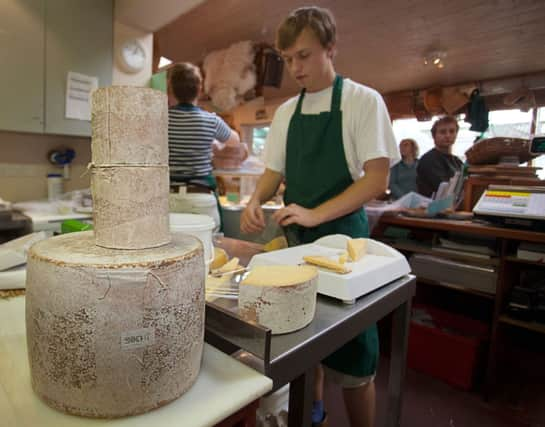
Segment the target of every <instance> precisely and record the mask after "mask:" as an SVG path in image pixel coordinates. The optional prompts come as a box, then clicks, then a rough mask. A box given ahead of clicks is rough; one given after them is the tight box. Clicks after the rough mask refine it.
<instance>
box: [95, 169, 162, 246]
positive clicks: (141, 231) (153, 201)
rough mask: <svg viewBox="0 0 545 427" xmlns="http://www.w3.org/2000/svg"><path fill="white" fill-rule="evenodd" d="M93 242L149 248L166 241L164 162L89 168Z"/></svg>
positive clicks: (100, 244)
mask: <svg viewBox="0 0 545 427" xmlns="http://www.w3.org/2000/svg"><path fill="white" fill-rule="evenodd" d="M91 191H92V194H93V221H94V229H95V237H96V244H97V245H99V246H103V247H105V248H111V249H144V248H153V247H157V246H161V245H164V244H166V243H168V242H170V231H169V220H168V192H169V177H168V167H167V166H145V167H142V166H108V167H93V168H92V171H91Z"/></svg>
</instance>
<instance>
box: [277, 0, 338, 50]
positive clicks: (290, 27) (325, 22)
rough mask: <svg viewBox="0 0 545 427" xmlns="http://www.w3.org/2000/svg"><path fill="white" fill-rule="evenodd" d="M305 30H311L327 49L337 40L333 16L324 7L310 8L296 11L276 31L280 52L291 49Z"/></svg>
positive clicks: (301, 8)
mask: <svg viewBox="0 0 545 427" xmlns="http://www.w3.org/2000/svg"><path fill="white" fill-rule="evenodd" d="M305 28H309V29H310V30H311V31H312V32H313V33H314V35H315V36H316V38H317V39H318V40H319V41H320V44H321V45H322V46H323V47H325V48H327V47H329V46H330V45H332V44H335V42H336V40H337V37H336V33H337V30H336V25H335V18H334V17H333V14H332V13H331V12H330V11H329V10H328V9H325V8H322V7H317V6H308V7H300V8H298V9H295V10H294V11H293V12H291V13H290V14H289V15H288V17H287V18H286V19H285V20H284V22H282V23H281V24H280V26H279V27H278V29H277V30H276V47H277V48H278V49H279V50H285V49H288V48H290V47H291V46H293V44H294V43H295V40H297V37H299V35H300V34H301V33H302V32H303V30H304V29H305Z"/></svg>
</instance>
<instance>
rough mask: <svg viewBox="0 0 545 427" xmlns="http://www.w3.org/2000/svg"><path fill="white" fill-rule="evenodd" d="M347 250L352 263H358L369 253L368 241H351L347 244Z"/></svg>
mask: <svg viewBox="0 0 545 427" xmlns="http://www.w3.org/2000/svg"><path fill="white" fill-rule="evenodd" d="M346 249H347V250H348V254H349V255H350V259H352V261H358V260H359V259H361V257H363V256H364V255H365V254H366V253H367V240H366V239H350V240H348V242H347V243H346Z"/></svg>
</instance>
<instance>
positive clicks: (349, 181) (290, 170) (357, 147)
mask: <svg viewBox="0 0 545 427" xmlns="http://www.w3.org/2000/svg"><path fill="white" fill-rule="evenodd" d="M335 32H336V28H335V22H334V19H333V16H332V15H331V13H330V12H329V11H327V10H326V9H322V8H318V7H304V8H300V9H296V10H295V11H293V12H292V13H291V14H290V15H289V16H288V17H287V18H286V20H285V21H284V22H283V23H282V24H281V25H280V27H279V29H278V31H277V40H276V44H277V47H278V49H279V50H280V52H281V54H282V56H283V58H284V60H285V63H286V65H287V68H288V71H289V73H290V75H291V76H292V77H293V78H294V79H295V80H296V81H297V83H298V84H299V86H300V87H301V88H302V92H301V94H300V95H299V96H298V97H295V98H292V99H290V100H288V101H287V102H285V103H284V104H282V105H281V106H280V107H279V108H278V110H277V111H276V113H275V115H274V119H273V122H272V124H271V128H270V131H269V135H268V137H267V144H266V149H265V165H266V169H265V172H264V174H263V175H262V176H261V178H260V180H259V182H258V184H257V187H256V190H255V192H254V194H253V195H252V197H251V199H250V201H249V203H248V205H247V207H246V209H245V210H244V212H243V214H242V217H241V230H242V231H243V232H245V233H253V232H259V231H261V230H263V228H264V227H265V220H264V216H263V211H262V209H261V204H262V203H264V202H266V201H267V200H268V199H270V198H271V197H272V196H273V195H274V194H275V192H276V190H277V188H278V186H279V185H280V183H281V182H282V181H285V183H286V191H285V195H284V202H285V204H286V207H284V208H282V209H280V210H278V211H277V212H276V213H275V214H274V215H273V218H274V220H276V221H277V222H278V223H279V224H280V225H281V226H283V227H284V230H285V233H286V237H287V239H288V243H289V244H290V245H297V244H302V243H309V242H312V241H314V240H316V239H317V238H319V237H321V236H324V235H328V234H335V233H342V234H346V235H349V236H351V237H368V225H367V217H366V215H365V211H364V210H363V205H364V203H366V202H368V201H369V200H371V199H373V198H375V197H377V196H379V195H381V194H382V193H384V192H385V191H386V189H387V188H388V173H389V166H390V161H391V160H392V159H393V160H397V159H399V152H398V149H397V144H396V140H395V138H394V134H393V131H392V127H391V123H390V118H389V116H388V112H387V110H386V106H385V104H384V101H383V100H382V97H381V96H380V95H379V94H378V93H377V92H376V91H374V90H373V89H370V88H368V87H365V86H363V85H361V84H358V83H356V82H353V81H351V80H349V79H343V78H342V77H341V76H338V75H337V74H336V72H335V69H334V66H333V57H334V53H335V47H336V45H335V38H336V37H335ZM377 361H378V335H377V330H376V325H373V326H372V327H371V328H369V329H368V330H366V331H363V332H362V333H361V334H360V335H359V336H357V337H356V338H354V339H353V340H352V341H349V342H348V343H347V344H346V345H344V346H343V347H341V348H340V349H338V350H337V351H335V352H334V353H332V354H331V355H330V356H328V357H327V358H326V359H324V361H323V364H324V365H325V367H326V369H325V372H326V375H327V376H328V377H329V378H331V379H332V380H333V381H335V382H337V383H339V384H340V385H341V386H342V387H343V394H344V400H345V403H346V407H347V410H348V415H349V418H350V422H351V425H352V426H361V427H367V426H369V427H371V426H372V425H373V420H374V408H375V389H374V382H373V379H374V375H375V371H376V364H377ZM323 372H324V371H323V370H322V368H319V369H317V382H316V387H315V396H314V400H315V401H314V404H313V413H312V421H313V425H314V426H324V425H326V422H327V421H326V419H325V412H324V408H323V403H322V383H323Z"/></svg>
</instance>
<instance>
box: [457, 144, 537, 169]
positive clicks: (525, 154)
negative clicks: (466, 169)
mask: <svg viewBox="0 0 545 427" xmlns="http://www.w3.org/2000/svg"><path fill="white" fill-rule="evenodd" d="M506 156H509V157H517V158H518V162H519V163H525V162H527V161H528V160H530V159H532V158H534V157H535V156H534V155H532V154H530V141H528V140H527V139H522V138H503V137H496V138H488V139H482V140H480V141H479V142H477V143H476V144H475V145H473V147H471V148H470V149H469V150H467V151H466V158H467V162H468V163H469V164H471V165H483V164H489V165H490V164H496V163H499V161H500V160H501V158H502V157H506Z"/></svg>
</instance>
